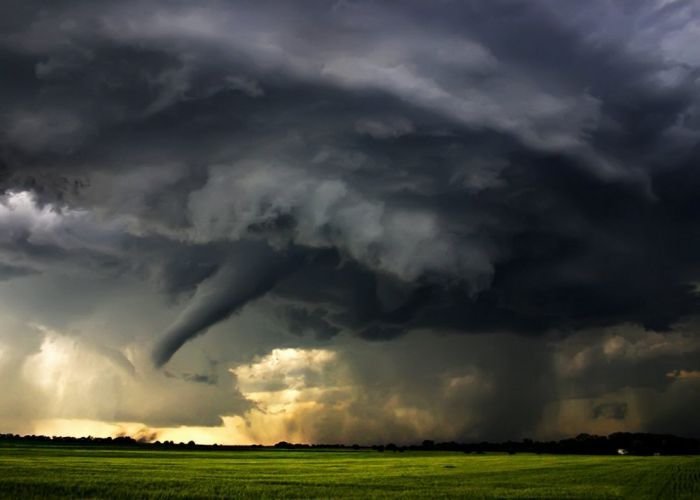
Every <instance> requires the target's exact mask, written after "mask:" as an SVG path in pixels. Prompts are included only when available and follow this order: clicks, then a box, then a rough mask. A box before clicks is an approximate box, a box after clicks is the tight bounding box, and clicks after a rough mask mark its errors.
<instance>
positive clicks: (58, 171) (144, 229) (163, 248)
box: [0, 1, 700, 365]
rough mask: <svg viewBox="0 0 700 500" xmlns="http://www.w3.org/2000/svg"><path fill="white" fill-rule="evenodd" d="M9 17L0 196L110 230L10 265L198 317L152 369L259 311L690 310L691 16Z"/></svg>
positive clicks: (323, 321)
mask: <svg viewBox="0 0 700 500" xmlns="http://www.w3.org/2000/svg"><path fill="white" fill-rule="evenodd" d="M27 5H29V3H25V2H22V4H21V5H20V4H17V5H14V6H10V7H7V8H6V10H7V15H6V16H4V17H5V19H7V18H8V16H9V18H11V19H12V20H13V22H7V23H6V25H5V27H4V28H3V35H2V37H1V38H0V57H1V58H2V60H3V61H4V66H5V67H9V68H11V69H12V70H11V71H9V72H7V73H8V74H7V77H6V78H3V81H2V83H1V84H0V85H1V86H2V95H1V97H0V99H1V104H2V109H3V113H2V114H1V115H0V121H1V122H2V128H1V129H2V133H1V136H0V155H1V156H0V162H1V165H2V169H1V170H0V172H1V176H0V179H1V182H2V185H3V187H4V188H5V189H6V190H15V191H20V190H27V189H29V190H32V191H33V192H34V193H35V194H36V203H37V206H38V207H40V206H41V204H42V203H52V204H53V206H67V207H72V208H74V209H78V208H80V209H83V210H85V211H87V212H89V213H90V214H91V217H94V218H95V219H94V220H96V221H97V222H93V224H95V225H97V226H99V224H100V221H114V220H119V221H120V222H119V224H120V225H119V227H114V228H113V230H112V231H113V232H114V233H116V234H118V235H119V237H118V239H119V245H115V244H114V243H113V240H112V239H110V238H111V236H110V235H109V234H102V233H100V237H99V238H98V239H99V241H100V242H103V241H106V242H107V243H105V245H106V246H107V247H109V249H110V251H111V249H113V248H118V252H116V254H115V253H114V252H112V253H110V252H108V251H106V250H105V248H104V246H105V245H102V246H100V245H97V244H96V242H95V239H96V238H95V237H94V234H95V233H94V231H93V233H90V234H92V235H93V236H92V237H91V238H87V237H86V236H85V237H83V236H84V234H83V232H84V231H86V229H85V228H86V227H88V226H86V225H85V224H83V223H82V222H80V221H78V222H76V223H75V224H74V227H73V226H72V227H71V228H70V230H69V231H68V233H70V234H76V233H77V234H78V235H79V236H80V238H78V240H79V241H80V245H77V244H73V246H70V245H67V244H66V243H65V239H60V238H59V239H56V238H55V237H54V236H51V237H50V238H49V237H45V238H44V239H43V240H41V238H39V240H41V241H40V242H39V243H37V242H36V241H35V240H37V238H34V240H33V239H32V238H31V237H22V238H9V239H7V240H5V239H2V240H1V241H0V242H1V243H2V245H3V254H2V255H3V256H5V255H10V256H11V257H12V258H13V259H14V260H15V261H21V265H29V266H30V267H31V266H34V267H35V268H37V269H38V270H41V269H43V268H45V267H46V266H51V265H58V264H55V263H54V262H56V261H58V260H60V259H59V257H58V256H56V257H52V256H50V253H51V252H59V254H60V252H63V253H66V252H67V251H68V252H70V253H71V254H73V255H76V254H79V255H83V254H82V253H80V252H85V255H88V254H89V255H95V253H96V252H97V253H99V252H102V254H105V255H108V256H109V259H107V257H104V259H106V260H99V259H97V258H96V257H95V258H94V262H95V264H94V265H95V266H96V267H100V266H104V267H106V268H109V267H110V266H112V268H114V267H115V266H116V267H118V268H119V269H126V270H131V271H134V272H137V273H141V274H142V275H144V276H147V277H149V278H151V279H152V280H153V281H155V282H156V283H157V286H159V287H160V288H162V289H163V290H164V291H166V292H167V293H169V294H171V295H172V296H177V297H182V296H185V297H187V296H190V299H191V301H190V302H189V303H188V304H187V305H185V306H184V309H183V312H182V315H181V317H180V318H179V319H178V320H177V321H176V322H175V324H173V325H172V326H171V327H170V328H169V329H168V330H167V331H166V332H165V333H164V334H163V338H162V340H161V341H160V342H159V343H158V345H157V347H156V350H155V351H154V354H153V359H154V360H155V362H156V363H157V364H159V365H160V364H163V363H165V362H167V361H168V359H170V357H171V356H172V354H173V353H174V352H175V351H176V350H177V349H179V348H180V347H181V346H182V345H183V344H184V343H185V342H187V341H188V340H189V339H191V338H193V337H195V336H197V335H199V334H200V333H202V332H203V331H206V330H207V328H209V327H211V326H212V325H214V324H216V323H217V322H219V321H221V320H223V319H225V318H227V317H228V316H230V315H231V314H232V313H234V312H236V311H237V310H239V309H240V308H241V307H242V306H243V305H244V304H245V303H247V302H248V301H251V300H254V299H256V298H258V297H260V296H262V295H266V294H267V295H268V296H269V297H271V299H273V300H272V301H271V303H272V304H276V307H278V308H279V313H280V316H281V317H285V318H286V319H287V320H288V321H289V323H290V328H291V329H292V331H296V332H314V333H315V334H316V335H317V336H319V337H320V338H328V337H331V336H333V335H335V334H336V333H338V332H340V331H350V332H353V333H356V334H358V335H360V336H362V337H364V338H368V339H387V338H392V337H395V336H398V335H401V334H403V333H404V332H406V331H407V330H411V329H421V330H450V331H464V332H485V331H515V332H521V333H527V334H533V335H534V334H541V333H543V332H546V331H548V330H551V329H556V330H563V331H566V330H571V329H580V328H587V327H595V326H605V325H610V324H618V323H623V322H627V323H636V324H640V325H643V326H644V327H646V328H650V329H657V330H666V329H669V328H671V327H672V326H673V325H674V324H675V323H677V322H678V321H679V320H680V319H681V318H684V317H687V316H691V315H693V314H696V313H697V311H698V305H699V304H698V300H697V295H696V294H695V291H694V290H695V289H694V282H695V281H697V280H698V279H699V278H700V276H698V274H699V272H700V269H699V268H698V258H697V255H698V254H699V252H700V234H698V227H697V222H696V221H697V215H698V213H699V211H700V208H699V206H698V204H697V195H696V193H697V184H698V182H699V181H698V179H699V178H698V176H697V175H695V166H696V163H697V161H698V159H699V158H698V148H697V141H698V137H699V135H698V133H699V132H700V130H699V128H700V117H699V114H698V113H699V110H700V108H698V75H699V73H698V63H699V62H700V57H698V54H697V53H695V52H693V50H692V49H690V48H686V47H684V46H683V45H682V40H683V39H682V36H681V35H679V33H681V34H682V33H683V30H684V28H685V27H686V26H692V23H695V22H697V12H695V7H693V5H692V3H690V2H683V1H676V2H670V3H666V4H664V3H663V2H651V1H650V2H635V3H634V4H633V5H632V4H629V5H627V4H625V5H627V7H624V6H622V4H620V5H614V6H610V5H609V4H608V3H603V2H587V3H585V4H580V3H573V2H520V1H500V2H442V3H439V4H434V3H433V4H426V3H423V2H403V3H401V5H400V6H397V5H390V4H381V3H380V4H377V3H371V2H339V3H337V4H328V3H325V2H322V3H313V2H310V3H304V4H303V5H294V6H292V5H291V4H289V3H282V2H280V3H275V2H262V3H256V4H252V3H245V2H243V3H230V2H201V3H196V4H192V3H183V2H139V3H131V2H102V3H100V4H99V5H98V4H95V3H89V2H54V3H50V4H43V3H37V4H36V5H34V6H33V7H34V8H29V7H27ZM606 9H608V10H609V12H608V10H606ZM601 12H604V13H608V15H609V16H610V19H611V20H612V19H619V20H622V19H624V20H627V21H629V22H624V23H623V22H621V23H619V24H617V23H613V22H612V21H609V20H608V19H605V16H604V15H602V14H601ZM601 18H602V19H603V22H599V20H600V19H601ZM630 19H632V20H636V21H637V22H638V25H639V26H640V28H639V29H638V30H637V31H635V30H631V29H627V28H625V29H624V30H623V29H622V28H620V29H618V26H620V25H624V26H628V25H631V24H633V23H632V22H631V21H630ZM671 27H673V28H674V30H675V31H674V32H673V34H672V35H673V36H671V35H668V33H669V32H670V30H671ZM667 35H668V36H667ZM38 209H39V208H37V210H38ZM8 213H9V212H8ZM9 220H10V219H9V218H7V220H6V216H5V215H3V216H2V217H0V227H3V228H4V227H6V226H5V225H6V224H10V223H11V221H10V222H7V221H9ZM91 220H93V219H91ZM25 222H26V221H25ZM52 227H53V226H52ZM35 231H37V232H38V233H37V234H41V235H44V234H50V235H54V232H53V231H54V229H46V228H45V227H44V226H37V229H36V230H35ZM42 231H43V232H42ZM86 241H87V243H86ZM241 246H245V247H246V248H253V247H256V248H259V249H260V250H256V251H252V252H241V251H239V250H238V249H239V248H241ZM77 247H79V248H77ZM290 248H293V249H294V251H295V252H300V253H302V254H307V257H308V256H310V257H312V258H306V259H302V260H295V263H294V265H293V266H292V267H294V269H295V272H294V273H292V274H289V273H287V272H286V270H287V269H288V268H289V266H290V265H289V264H288V263H285V264H280V262H286V259H287V253H288V252H289V249H290ZM66 249H68V250H66ZM42 252H43V253H42ZM38 253H41V256H39V255H38ZM18 256H24V257H22V258H20V257H18ZM22 259H24V260H22ZM115 262H116V263H115ZM117 263H120V264H117ZM124 263H126V264H124ZM39 264H41V265H39ZM3 265H4V266H14V265H16V264H15V263H12V262H8V263H7V264H5V263H3ZM119 266H121V267H119ZM280 269H283V270H284V271H281V270H280ZM234 271H235V272H234Z"/></svg>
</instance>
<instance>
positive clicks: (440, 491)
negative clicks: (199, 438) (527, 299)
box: [0, 445, 700, 499]
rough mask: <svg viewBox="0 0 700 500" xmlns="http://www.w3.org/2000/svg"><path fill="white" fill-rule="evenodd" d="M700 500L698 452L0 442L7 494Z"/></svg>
mask: <svg viewBox="0 0 700 500" xmlns="http://www.w3.org/2000/svg"><path fill="white" fill-rule="evenodd" d="M399 496H400V497H404V498H406V497H408V498H449V497H460V498H557V499H561V498H586V499H596V498H632V499H645V498H662V499H676V498H677V499H691V498H693V499H697V498H700V457H629V456H626V457H618V456H606V457H582V456H555V455H526V454H521V455H513V456H509V455H466V454H463V453H421V452H406V453H392V452H385V453H378V452H374V451H347V452H343V451H316V450H311V451H306V450H304V451H283V450H265V451H233V452H228V451H216V452H212V451H151V450H124V449H105V448H78V447H68V446H66V447H59V446H35V447H31V446H22V445H17V446H0V497H1V498H13V499H14V498H56V497H67V498H339V497H343V498H348V497H350V498H392V497H399Z"/></svg>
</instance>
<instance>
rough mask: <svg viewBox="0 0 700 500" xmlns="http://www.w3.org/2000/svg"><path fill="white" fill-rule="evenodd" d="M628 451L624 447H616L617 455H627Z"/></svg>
mask: <svg viewBox="0 0 700 500" xmlns="http://www.w3.org/2000/svg"><path fill="white" fill-rule="evenodd" d="M629 453H630V452H629V451H627V450H626V449H624V448H618V449H617V454H618V455H629Z"/></svg>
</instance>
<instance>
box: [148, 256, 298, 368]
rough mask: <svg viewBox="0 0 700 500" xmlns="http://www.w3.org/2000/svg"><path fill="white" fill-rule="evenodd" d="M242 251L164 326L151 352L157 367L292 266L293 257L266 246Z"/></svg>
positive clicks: (263, 289)
mask: <svg viewBox="0 0 700 500" xmlns="http://www.w3.org/2000/svg"><path fill="white" fill-rule="evenodd" d="M239 253H240V254H245V255H237V257H238V258H235V259H233V260H232V261H230V262H228V263H226V264H224V265H222V267H221V268H220V269H219V271H218V272H217V273H216V274H214V275H213V276H212V277H211V278H209V279H208V280H206V281H204V282H203V283H201V284H200V285H199V287H198V288H197V291H196V292H195V295H194V297H193V298H192V299H191V301H190V302H189V304H188V305H187V307H186V308H185V309H184V310H183V311H182V312H181V313H180V315H179V316H178V318H177V319H176V320H175V321H174V322H173V323H172V324H171V325H170V326H169V327H168V328H167V329H166V330H165V332H164V333H163V335H162V337H161V339H160V340H159V341H158V342H157V344H156V346H155V348H154V349H153V352H152V355H151V357H152V360H153V363H154V364H155V365H156V366H157V367H161V366H163V365H164V364H166V363H167V362H168V361H169V360H170V358H172V356H173V355H174V354H175V353H176V352H177V351H178V350H179V349H180V348H181V347H182V346H183V345H184V344H185V343H186V342H188V341H189V340H191V339H193V338H195V337H197V336H198V335H201V334H203V333H204V332H206V330H207V329H208V328H209V327H211V326H213V325H215V324H216V323H218V322H220V321H222V320H224V319H226V318H228V317H229V316H231V315H232V314H234V313H235V312H237V311H238V310H240V309H241V307H243V306H244V305H245V304H247V303H248V302H250V301H251V300H254V299H256V298H258V297H260V296H262V295H264V294H265V293H267V292H268V291H269V290H270V289H271V288H273V287H274V286H275V284H276V283H277V281H278V280H279V279H280V278H281V277H282V276H284V275H286V274H287V272H289V271H290V270H291V269H292V259H290V258H289V257H288V256H280V255H278V254H275V253H273V252H272V251H271V250H269V248H267V247H265V248H259V247H255V248H250V247H245V248H244V249H242V250H241V251H240V252H239Z"/></svg>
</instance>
